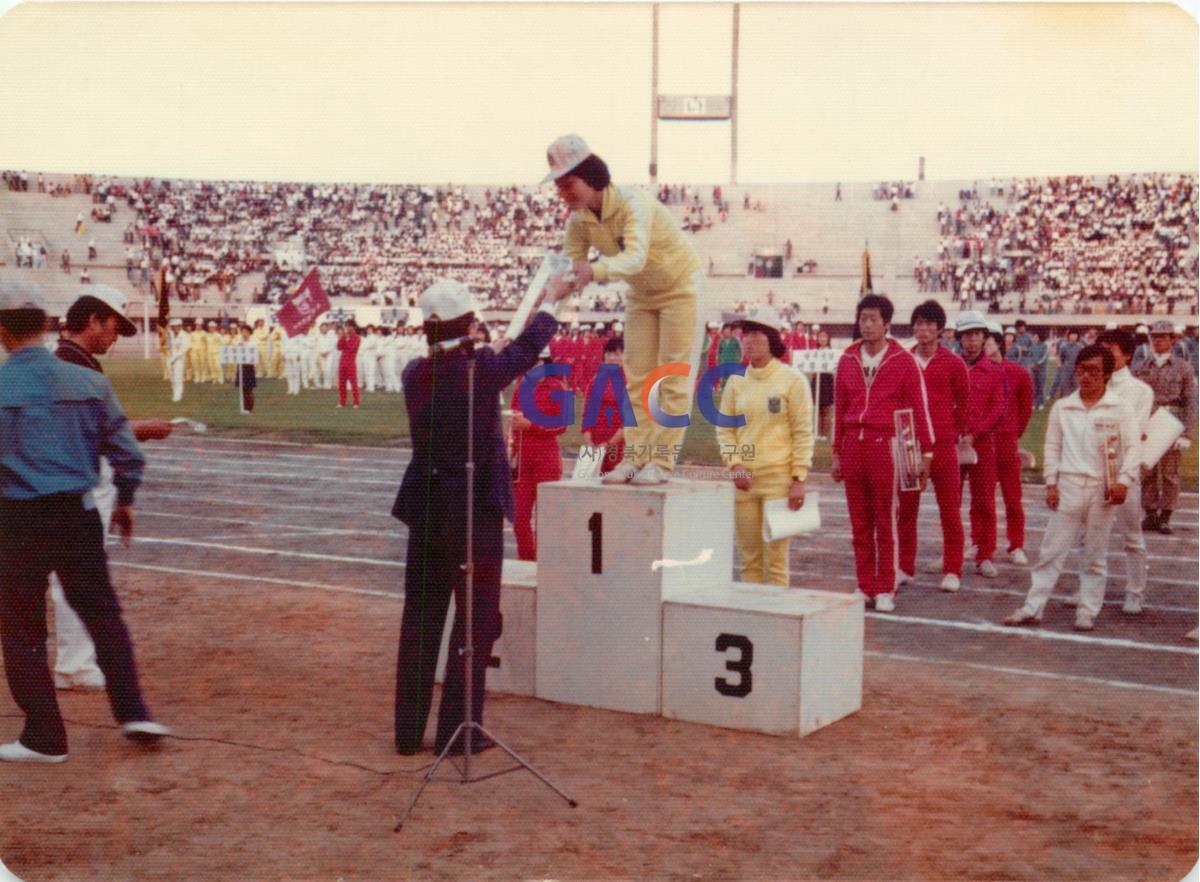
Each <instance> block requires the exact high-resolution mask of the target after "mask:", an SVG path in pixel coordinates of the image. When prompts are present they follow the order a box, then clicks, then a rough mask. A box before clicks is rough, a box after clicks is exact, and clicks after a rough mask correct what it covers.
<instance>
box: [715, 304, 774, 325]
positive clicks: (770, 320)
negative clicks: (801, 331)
mask: <svg viewBox="0 0 1200 882" xmlns="http://www.w3.org/2000/svg"><path fill="white" fill-rule="evenodd" d="M723 318H724V319H725V321H726V322H728V323H730V324H734V325H736V324H740V323H742V322H753V323H754V324H756V325H764V326H766V327H768V328H774V329H776V330H778V329H779V327H780V326H781V325H782V324H783V323H784V322H783V318H782V317H781V316H780V315H779V313H778V312H777V311H776V310H775V309H774V308H773V307H770V306H766V305H765V304H763V305H759V306H752V307H750V308H749V309H747V310H746V313H745V315H742V314H740V313H736V312H726V313H723Z"/></svg>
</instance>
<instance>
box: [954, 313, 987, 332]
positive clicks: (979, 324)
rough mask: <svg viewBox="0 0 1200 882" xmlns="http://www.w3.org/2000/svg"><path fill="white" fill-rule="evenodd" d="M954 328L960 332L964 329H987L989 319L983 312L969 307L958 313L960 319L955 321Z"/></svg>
mask: <svg viewBox="0 0 1200 882" xmlns="http://www.w3.org/2000/svg"><path fill="white" fill-rule="evenodd" d="M954 330H955V331H956V332H957V333H959V334H961V333H962V332H963V331H986V330H987V320H986V319H985V318H984V317H983V313H981V312H978V311H976V310H974V309H968V310H967V311H966V312H960V313H959V314H958V321H956V322H955V323H954Z"/></svg>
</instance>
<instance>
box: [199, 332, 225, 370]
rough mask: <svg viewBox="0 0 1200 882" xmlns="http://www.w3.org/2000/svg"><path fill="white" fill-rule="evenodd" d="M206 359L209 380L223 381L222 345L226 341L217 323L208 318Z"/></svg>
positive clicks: (205, 347)
mask: <svg viewBox="0 0 1200 882" xmlns="http://www.w3.org/2000/svg"><path fill="white" fill-rule="evenodd" d="M204 342H205V346H204V360H205V362H206V363H207V364H208V382H210V383H223V382H225V374H224V371H223V370H222V368H221V345H222V344H223V343H224V342H225V341H224V340H223V339H222V338H221V335H220V334H219V333H217V323H216V322H215V321H213V320H212V319H209V320H208V337H207V338H206V339H205V341H204Z"/></svg>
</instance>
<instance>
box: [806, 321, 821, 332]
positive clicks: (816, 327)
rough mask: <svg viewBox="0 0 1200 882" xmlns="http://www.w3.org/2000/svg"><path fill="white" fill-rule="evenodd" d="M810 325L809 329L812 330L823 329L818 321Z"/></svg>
mask: <svg viewBox="0 0 1200 882" xmlns="http://www.w3.org/2000/svg"><path fill="white" fill-rule="evenodd" d="M808 327H809V330H810V331H819V330H821V326H820V325H818V324H817V323H816V322H813V323H812V324H811V325H809V326H808Z"/></svg>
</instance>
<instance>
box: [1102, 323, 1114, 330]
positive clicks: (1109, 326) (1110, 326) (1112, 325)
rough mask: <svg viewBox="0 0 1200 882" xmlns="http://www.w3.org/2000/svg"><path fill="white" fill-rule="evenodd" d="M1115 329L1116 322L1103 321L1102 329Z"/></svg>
mask: <svg viewBox="0 0 1200 882" xmlns="http://www.w3.org/2000/svg"><path fill="white" fill-rule="evenodd" d="M1116 329H1117V323H1116V322H1105V323H1104V330H1106V331H1115V330H1116Z"/></svg>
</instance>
